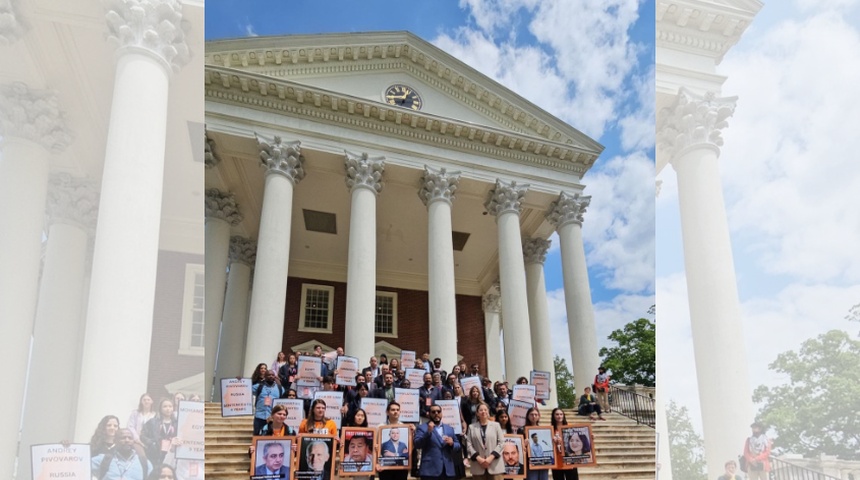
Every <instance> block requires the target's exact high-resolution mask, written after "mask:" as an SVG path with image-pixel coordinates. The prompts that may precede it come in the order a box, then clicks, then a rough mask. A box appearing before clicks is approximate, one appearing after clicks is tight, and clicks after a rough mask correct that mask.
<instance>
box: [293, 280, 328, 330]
mask: <svg viewBox="0 0 860 480" xmlns="http://www.w3.org/2000/svg"><path fill="white" fill-rule="evenodd" d="M308 290H326V291H328V320H327V324H328V328H310V327H306V326H305V305H306V304H307V296H308ZM301 302H302V303H301V308H300V309H299V331H300V332H319V333H332V326H333V325H334V321H333V320H332V318H333V316H334V287H332V286H330V285H316V284H313V283H303V284H302V300H301Z"/></svg>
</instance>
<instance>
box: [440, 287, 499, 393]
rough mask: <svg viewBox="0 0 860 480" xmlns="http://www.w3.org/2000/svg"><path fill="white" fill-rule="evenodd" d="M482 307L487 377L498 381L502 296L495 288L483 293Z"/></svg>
mask: <svg viewBox="0 0 860 480" xmlns="http://www.w3.org/2000/svg"><path fill="white" fill-rule="evenodd" d="M483 307H484V334H485V338H486V344H487V377H488V378H490V379H491V380H493V381H499V380H501V379H502V348H501V345H500V344H499V335H500V334H501V332H502V297H501V295H499V293H498V291H496V289H493V290H491V291H489V292H487V293H485V294H484V297H483ZM452 365H453V364H452Z"/></svg>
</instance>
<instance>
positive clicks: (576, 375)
mask: <svg viewBox="0 0 860 480" xmlns="http://www.w3.org/2000/svg"><path fill="white" fill-rule="evenodd" d="M589 203H591V197H583V196H580V195H579V194H578V193H577V194H574V195H568V194H566V193H564V192H561V194H560V195H559V197H558V200H556V201H555V202H553V203H552V205H551V206H550V209H549V213H548V214H547V220H549V221H550V223H552V224H553V225H554V226H555V228H556V230H557V231H558V241H559V246H560V247H561V266H562V278H563V280H564V304H565V307H566V308H565V309H566V311H567V329H568V334H569V335H570V353H571V359H572V360H573V385H574V388H575V389H576V394H577V395H582V391H583V389H584V388H585V387H587V386H589V385H591V384H592V381H593V380H594V376H595V375H597V367H599V366H600V356H599V355H598V353H597V330H596V328H595V326H594V308H593V307H592V305H591V287H590V286H589V283H588V268H587V267H586V263H585V246H584V244H583V243H582V215H583V214H584V213H585V209H586V208H587V207H588V204H589Z"/></svg>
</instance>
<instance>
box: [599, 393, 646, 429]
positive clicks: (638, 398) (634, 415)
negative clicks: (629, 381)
mask: <svg viewBox="0 0 860 480" xmlns="http://www.w3.org/2000/svg"><path fill="white" fill-rule="evenodd" d="M609 406H610V408H612V411H613V412H615V413H618V414H621V415H624V416H625V417H628V418H630V419H633V420H636V423H640V424H643V425H648V426H649V427H651V428H654V424H655V422H656V420H655V419H656V414H655V413H654V399H653V398H651V397H646V396H645V395H639V394H637V393H633V392H631V391H629V390H624V389H621V388H618V387H615V386H611V385H610V387H609Z"/></svg>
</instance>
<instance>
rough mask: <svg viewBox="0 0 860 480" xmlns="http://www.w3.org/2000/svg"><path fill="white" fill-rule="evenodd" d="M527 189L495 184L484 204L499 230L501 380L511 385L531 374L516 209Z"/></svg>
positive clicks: (521, 255)
mask: <svg viewBox="0 0 860 480" xmlns="http://www.w3.org/2000/svg"><path fill="white" fill-rule="evenodd" d="M527 190H528V185H517V182H511V183H509V184H506V183H503V182H502V181H501V180H496V185H495V187H494V188H493V189H492V190H490V194H489V196H488V198H487V200H486V202H485V203H484V206H485V207H486V208H487V212H489V213H490V214H492V215H495V217H496V225H497V226H498V229H499V280H500V282H501V293H502V305H504V306H505V307H504V308H505V326H504V328H505V336H504V341H505V378H506V379H507V380H509V381H510V382H511V385H513V382H514V381H516V379H517V378H519V377H526V378H528V377H529V372H530V371H531V370H532V342H531V334H530V332H529V309H528V298H527V297H526V269H525V263H524V261H523V247H522V236H521V234H520V209H521V208H522V200H523V197H524V196H525V194H526V191H527Z"/></svg>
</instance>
